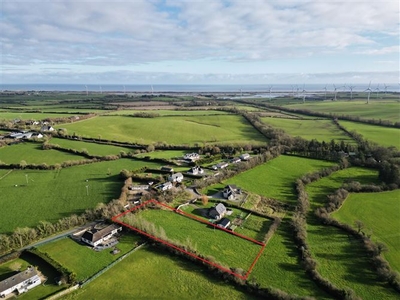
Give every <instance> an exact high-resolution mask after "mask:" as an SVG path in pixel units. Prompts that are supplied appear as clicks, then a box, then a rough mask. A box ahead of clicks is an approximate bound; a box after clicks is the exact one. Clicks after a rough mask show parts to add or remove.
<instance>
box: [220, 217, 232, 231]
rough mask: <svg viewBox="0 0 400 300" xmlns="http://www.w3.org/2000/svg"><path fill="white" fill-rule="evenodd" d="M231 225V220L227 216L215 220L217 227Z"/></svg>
mask: <svg viewBox="0 0 400 300" xmlns="http://www.w3.org/2000/svg"><path fill="white" fill-rule="evenodd" d="M230 225H231V221H230V220H229V219H227V218H222V219H221V220H219V221H218V222H217V226H218V227H222V228H225V229H226V228H228V227H229V226H230Z"/></svg>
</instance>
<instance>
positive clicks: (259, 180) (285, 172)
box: [207, 155, 333, 204]
mask: <svg viewBox="0 0 400 300" xmlns="http://www.w3.org/2000/svg"><path fill="white" fill-rule="evenodd" d="M332 165H333V163H332V162H327V161H321V160H315V159H308V158H300V157H295V156H286V155H281V156H279V157H277V158H275V159H273V160H271V161H269V162H267V163H265V164H263V165H261V166H257V167H255V168H253V169H251V170H248V171H246V172H243V173H241V174H239V175H237V176H235V177H233V178H230V179H228V180H226V181H224V182H223V183H222V184H219V185H213V186H210V187H209V188H208V192H207V194H208V195H212V194H214V193H215V192H217V191H219V190H220V189H221V188H223V187H224V186H225V185H227V184H236V185H237V186H239V187H241V188H242V189H244V190H246V191H249V192H252V193H256V194H259V195H263V196H266V197H270V198H275V199H278V200H281V201H284V202H288V203H290V204H296V201H297V196H296V192H295V190H294V182H295V180H296V179H297V178H299V177H301V176H302V175H304V174H306V173H310V172H313V171H317V170H321V169H323V168H328V167H331V166H332ZM289 170H290V171H289Z"/></svg>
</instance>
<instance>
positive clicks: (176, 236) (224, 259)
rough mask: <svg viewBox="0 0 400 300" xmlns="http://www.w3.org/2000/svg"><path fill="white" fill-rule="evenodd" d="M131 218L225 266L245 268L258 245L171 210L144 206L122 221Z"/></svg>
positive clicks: (128, 221)
mask: <svg viewBox="0 0 400 300" xmlns="http://www.w3.org/2000/svg"><path fill="white" fill-rule="evenodd" d="M134 218H143V219H144V220H147V221H149V222H151V223H154V224H155V226H156V228H159V229H161V228H162V229H163V230H164V231H165V233H166V237H164V238H163V237H161V238H162V239H164V240H165V239H166V238H167V239H168V240H169V241H177V242H178V243H179V244H190V245H192V247H193V248H194V249H196V250H197V251H198V253H200V254H202V255H203V256H206V257H209V256H211V257H214V258H215V260H216V262H218V263H219V264H222V265H223V266H225V267H232V268H241V269H243V270H245V271H247V270H248V269H249V267H250V266H251V264H252V262H253V261H254V259H255V258H256V256H257V254H258V252H259V251H260V250H261V246H260V245H258V244H255V243H253V242H251V241H248V240H245V239H242V238H240V237H238V236H235V235H232V234H229V233H228V232H225V231H222V230H219V229H215V228H214V227H213V226H210V225H207V224H204V223H201V222H199V221H196V220H193V219H191V218H189V217H186V216H183V215H180V214H177V213H176V212H174V211H171V210H164V209H147V210H144V211H140V212H138V213H136V214H134V215H128V216H127V217H124V218H123V219H122V221H124V222H126V223H127V224H131V220H132V219H134Z"/></svg>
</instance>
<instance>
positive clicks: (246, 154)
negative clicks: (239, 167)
mask: <svg viewBox="0 0 400 300" xmlns="http://www.w3.org/2000/svg"><path fill="white" fill-rule="evenodd" d="M239 158H240V159H241V160H248V159H249V158H250V154H248V153H243V154H242V155H240V156H239Z"/></svg>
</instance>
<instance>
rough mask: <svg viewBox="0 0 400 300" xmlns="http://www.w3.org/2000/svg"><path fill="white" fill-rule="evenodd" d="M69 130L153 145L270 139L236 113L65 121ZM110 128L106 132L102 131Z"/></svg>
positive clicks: (79, 133) (258, 142) (259, 141)
mask: <svg viewBox="0 0 400 300" xmlns="http://www.w3.org/2000/svg"><path fill="white" fill-rule="evenodd" d="M59 127H60V128H66V129H67V130H68V132H75V133H76V134H78V135H82V136H85V137H98V136H99V134H100V135H101V137H102V138H103V139H111V140H120V141H128V142H137V143H140V144H151V143H154V142H166V143H168V144H190V145H193V144H195V143H200V144H202V143H216V142H218V143H225V144H227V143H229V144H249V143H250V144H263V143H265V142H266V141H267V140H266V139H265V137H264V136H262V135H261V134H260V133H259V132H258V131H256V130H255V129H254V128H253V127H252V126H251V125H250V124H249V123H248V122H247V121H246V120H245V119H244V118H243V117H241V116H236V115H215V116H212V115H211V116H185V117H184V116H175V117H173V118H171V117H158V118H134V117H126V116H108V117H107V116H102V117H95V118H91V119H88V120H85V121H80V122H75V123H71V124H62V125H60V126H59ZM99 128H107V129H108V130H107V131H99Z"/></svg>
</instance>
